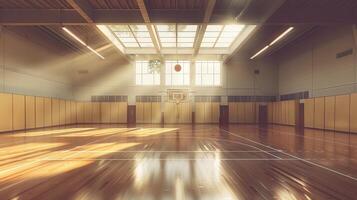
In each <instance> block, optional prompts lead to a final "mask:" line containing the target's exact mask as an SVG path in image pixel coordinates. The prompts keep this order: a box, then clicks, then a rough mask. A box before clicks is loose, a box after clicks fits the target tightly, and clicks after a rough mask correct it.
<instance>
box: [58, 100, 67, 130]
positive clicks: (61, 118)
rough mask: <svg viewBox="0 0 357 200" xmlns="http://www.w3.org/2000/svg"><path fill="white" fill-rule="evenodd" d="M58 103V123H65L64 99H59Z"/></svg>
mask: <svg viewBox="0 0 357 200" xmlns="http://www.w3.org/2000/svg"><path fill="white" fill-rule="evenodd" d="M59 105H60V110H59V112H60V125H65V124H66V101H65V100H63V99H60V100H59Z"/></svg>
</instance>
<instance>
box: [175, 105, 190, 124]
mask: <svg viewBox="0 0 357 200" xmlns="http://www.w3.org/2000/svg"><path fill="white" fill-rule="evenodd" d="M178 112H179V123H191V122H192V108H191V103H189V102H184V103H180V104H179V107H178Z"/></svg>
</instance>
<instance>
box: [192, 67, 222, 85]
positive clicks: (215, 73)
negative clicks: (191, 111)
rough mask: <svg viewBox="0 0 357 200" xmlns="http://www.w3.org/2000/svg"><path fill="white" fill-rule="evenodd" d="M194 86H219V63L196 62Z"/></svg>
mask: <svg viewBox="0 0 357 200" xmlns="http://www.w3.org/2000/svg"><path fill="white" fill-rule="evenodd" d="M196 85H198V86H219V85H221V62H219V61H196Z"/></svg>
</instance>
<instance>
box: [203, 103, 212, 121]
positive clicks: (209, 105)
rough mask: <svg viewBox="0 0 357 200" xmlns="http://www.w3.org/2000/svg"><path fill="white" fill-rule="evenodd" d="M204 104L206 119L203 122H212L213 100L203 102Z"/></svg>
mask: <svg viewBox="0 0 357 200" xmlns="http://www.w3.org/2000/svg"><path fill="white" fill-rule="evenodd" d="M203 104H204V121H203V123H211V122H212V103H211V102H203Z"/></svg>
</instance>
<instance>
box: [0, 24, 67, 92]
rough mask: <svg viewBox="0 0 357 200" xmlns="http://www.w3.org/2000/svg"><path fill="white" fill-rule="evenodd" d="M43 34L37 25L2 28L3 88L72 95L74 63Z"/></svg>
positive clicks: (0, 78)
mask: <svg viewBox="0 0 357 200" xmlns="http://www.w3.org/2000/svg"><path fill="white" fill-rule="evenodd" d="M18 32H21V34H18ZM41 34H42V33H41V32H39V30H38V29H35V28H33V27H32V28H27V29H24V28H17V27H11V28H7V27H2V28H1V31H0V92H9V93H18V94H25V95H37V96H50V97H59V98H67V99H71V98H72V97H73V95H72V85H71V79H70V78H69V77H68V74H69V73H68V70H67V69H68V68H69V67H70V65H71V64H70V62H68V60H67V59H66V57H65V56H63V54H61V53H60V51H59V50H58V49H56V44H55V43H51V42H50V41H47V40H46V38H45V36H44V35H41Z"/></svg>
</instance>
